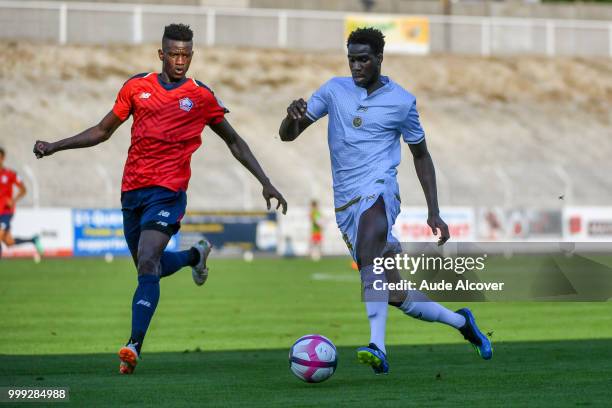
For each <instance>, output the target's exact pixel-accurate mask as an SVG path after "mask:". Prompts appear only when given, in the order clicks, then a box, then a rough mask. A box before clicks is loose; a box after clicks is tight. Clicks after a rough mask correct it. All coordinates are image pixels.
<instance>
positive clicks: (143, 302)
mask: <svg viewBox="0 0 612 408" xmlns="http://www.w3.org/2000/svg"><path fill="white" fill-rule="evenodd" d="M136 304H137V305H143V306H144V307H151V302H147V301H146V300H143V299H140V300H139V301H138V302H136Z"/></svg>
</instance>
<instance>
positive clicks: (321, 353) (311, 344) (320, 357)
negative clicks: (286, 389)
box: [289, 334, 338, 383]
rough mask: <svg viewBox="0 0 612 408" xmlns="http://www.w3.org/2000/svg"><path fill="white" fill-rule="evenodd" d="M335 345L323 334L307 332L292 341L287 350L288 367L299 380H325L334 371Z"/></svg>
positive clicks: (335, 361)
mask: <svg viewBox="0 0 612 408" xmlns="http://www.w3.org/2000/svg"><path fill="white" fill-rule="evenodd" d="M337 365H338V353H337V352H336V346H334V343H332V342H331V340H330V339H328V338H327V337H325V336H321V335H319V334H307V335H306V336H302V337H300V338H299V339H297V340H296V342H295V343H293V346H291V350H289V368H290V369H291V372H292V373H293V374H295V376H296V377H297V378H299V379H300V380H303V381H306V382H309V383H318V382H321V381H325V380H327V379H328V378H329V377H331V376H332V374H334V371H336V366H337Z"/></svg>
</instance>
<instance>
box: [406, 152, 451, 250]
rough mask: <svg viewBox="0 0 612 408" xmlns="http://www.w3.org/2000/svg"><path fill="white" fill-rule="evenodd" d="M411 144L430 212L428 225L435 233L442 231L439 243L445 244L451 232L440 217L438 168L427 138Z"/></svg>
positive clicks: (415, 165)
mask: <svg viewBox="0 0 612 408" xmlns="http://www.w3.org/2000/svg"><path fill="white" fill-rule="evenodd" d="M409 146H410V152H412V157H413V158H414V168H415V169H416V173H417V177H418V178H419V182H420V183H421V187H422V188H423V193H424V194H425V201H427V209H428V212H429V214H428V216H427V225H429V227H430V228H431V231H432V232H433V234H434V235H438V232H440V237H439V239H438V245H443V244H444V243H445V242H446V241H448V239H449V238H450V233H449V230H448V225H446V223H445V222H444V220H442V218H440V209H439V208H438V191H437V187H436V170H435V168H434V164H433V160H432V159H431V155H430V154H429V151H428V150H427V144H426V143H425V140H423V141H421V142H420V143H417V144H411V145H409Z"/></svg>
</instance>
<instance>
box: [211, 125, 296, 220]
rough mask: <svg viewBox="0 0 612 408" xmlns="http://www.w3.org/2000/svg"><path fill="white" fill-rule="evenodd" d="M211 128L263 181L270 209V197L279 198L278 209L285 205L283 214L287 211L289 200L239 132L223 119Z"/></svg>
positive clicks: (258, 178) (257, 177)
mask: <svg viewBox="0 0 612 408" xmlns="http://www.w3.org/2000/svg"><path fill="white" fill-rule="evenodd" d="M210 128H211V129H212V130H213V131H214V132H215V133H216V134H217V135H219V136H220V137H221V138H222V139H223V140H224V141H225V143H226V144H227V147H228V148H229V149H230V151H231V152H232V155H233V156H234V157H235V158H236V160H238V161H239V162H240V163H241V164H242V165H243V166H244V167H245V168H246V169H247V170H249V171H250V172H251V174H253V176H255V178H256V179H257V180H258V181H259V182H260V183H261V185H262V187H263V192H262V194H263V196H264V198H265V200H266V202H267V206H268V209H270V199H271V198H276V199H277V200H278V205H277V206H276V208H277V209H278V208H279V207H280V206H282V207H283V214H285V213H286V212H287V202H286V201H285V199H284V198H283V196H282V194H281V193H279V192H278V190H276V188H275V187H274V186H273V185H272V183H271V182H270V179H269V178H268V176H266V173H265V172H264V171H263V169H262V168H261V166H260V165H259V162H258V161H257V159H256V158H255V156H254V155H253V152H251V149H250V148H249V145H248V144H247V143H246V142H245V141H244V139H242V138H241V137H240V136H239V135H238V133H236V131H235V130H234V128H232V126H231V125H230V124H229V122H227V120H225V119H223V121H222V122H220V123H218V124H216V125H211V126H210Z"/></svg>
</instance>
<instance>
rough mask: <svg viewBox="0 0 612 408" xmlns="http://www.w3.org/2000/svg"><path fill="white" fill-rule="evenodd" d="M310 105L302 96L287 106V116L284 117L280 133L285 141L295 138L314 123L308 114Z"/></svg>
mask: <svg viewBox="0 0 612 408" xmlns="http://www.w3.org/2000/svg"><path fill="white" fill-rule="evenodd" d="M307 108H308V105H307V103H306V101H305V100H304V99H302V98H300V99H297V100H295V101H293V102H291V104H290V105H289V107H288V108H287V116H286V117H285V119H283V121H282V123H281V125H280V129H279V130H278V134H279V135H280V138H281V140H282V141H283V142H291V141H292V140H295V139H296V138H297V137H298V136H299V135H300V134H301V133H302V132H303V131H304V130H306V128H307V127H308V126H310V125H312V124H313V123H314V121H313V120H312V119H310V118H309V117H308V116H306V110H307Z"/></svg>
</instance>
